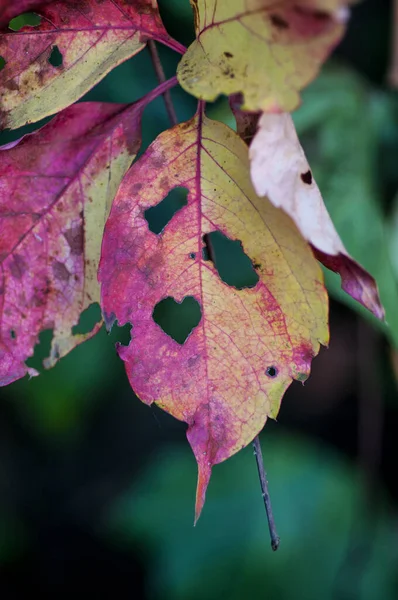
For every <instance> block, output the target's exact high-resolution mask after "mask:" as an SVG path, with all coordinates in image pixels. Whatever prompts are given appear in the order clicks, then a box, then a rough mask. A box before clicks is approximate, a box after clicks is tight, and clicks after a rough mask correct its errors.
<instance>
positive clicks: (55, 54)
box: [48, 46, 63, 67]
mask: <svg viewBox="0 0 398 600" xmlns="http://www.w3.org/2000/svg"><path fill="white" fill-rule="evenodd" d="M48 62H49V63H50V65H52V66H53V67H62V63H63V58H62V54H61V52H60V50H59V48H58V46H53V48H52V50H51V54H50V56H49V57H48Z"/></svg>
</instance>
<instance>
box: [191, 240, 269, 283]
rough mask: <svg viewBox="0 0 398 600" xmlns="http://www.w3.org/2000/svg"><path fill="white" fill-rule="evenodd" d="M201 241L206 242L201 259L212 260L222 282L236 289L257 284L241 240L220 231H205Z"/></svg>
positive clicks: (255, 275) (255, 274)
mask: <svg viewBox="0 0 398 600" xmlns="http://www.w3.org/2000/svg"><path fill="white" fill-rule="evenodd" d="M203 241H204V243H205V244H206V246H205V248H203V250H202V256H203V260H211V261H212V262H213V264H214V266H215V268H216V269H217V271H218V274H219V276H220V278H221V279H222V281H223V282H224V283H226V284H227V285H230V286H231V287H234V288H236V289H238V290H242V289H244V288H252V287H254V286H255V285H257V283H258V281H259V277H258V275H257V273H256V271H255V270H254V268H253V263H252V261H251V260H250V258H249V257H248V256H247V254H246V253H245V252H244V250H243V247H242V242H241V241H239V240H231V239H229V238H228V237H227V236H226V235H224V234H223V233H221V231H212V232H211V233H207V234H206V235H204V236H203ZM207 257H208V258H207Z"/></svg>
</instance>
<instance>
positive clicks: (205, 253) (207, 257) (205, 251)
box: [202, 246, 210, 260]
mask: <svg viewBox="0 0 398 600" xmlns="http://www.w3.org/2000/svg"><path fill="white" fill-rule="evenodd" d="M202 258H203V260H210V255H209V250H208V249H207V246H204V247H203V248H202Z"/></svg>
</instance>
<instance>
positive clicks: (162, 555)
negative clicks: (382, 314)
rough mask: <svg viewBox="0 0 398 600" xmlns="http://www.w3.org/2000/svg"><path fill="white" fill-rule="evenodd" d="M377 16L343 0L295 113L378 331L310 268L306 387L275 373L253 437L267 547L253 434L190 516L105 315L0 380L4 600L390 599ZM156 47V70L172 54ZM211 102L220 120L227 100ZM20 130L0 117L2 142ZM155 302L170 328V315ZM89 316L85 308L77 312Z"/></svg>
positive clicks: (167, 422)
mask: <svg viewBox="0 0 398 600" xmlns="http://www.w3.org/2000/svg"><path fill="white" fill-rule="evenodd" d="M159 5H160V10H161V14H162V17H163V19H164V22H165V24H166V25H167V27H168V29H169V31H170V33H171V34H172V35H173V36H174V37H176V38H177V39H178V40H180V41H181V42H183V43H184V44H189V43H190V41H191V40H192V38H193V23H192V14H191V9H190V5H189V2H188V0H159ZM397 25H398V24H397ZM397 25H396V26H397ZM393 29H394V18H393V7H392V2H388V1H382V0H365V1H364V2H362V3H360V4H358V5H355V6H354V8H353V10H352V19H351V22H350V26H349V30H348V34H347V36H346V38H345V40H344V41H343V43H342V44H341V45H340V46H339V48H338V49H337V50H336V52H335V54H334V55H333V57H332V58H331V60H330V61H329V62H328V64H327V65H326V66H325V67H324V69H323V70H322V73H321V75H320V77H319V78H318V79H317V81H315V82H314V83H313V84H312V85H311V86H310V87H309V88H308V89H307V90H306V91H305V92H304V94H303V105H302V107H301V108H300V109H299V110H298V111H297V112H296V113H295V115H294V118H295V121H296V125H297V128H298V131H299V134H300V137H301V140H302V143H303V145H304V147H305V150H306V152H307V154H308V157H309V159H310V163H311V166H312V168H313V172H314V174H315V177H316V179H317V181H318V184H319V186H320V188H321V191H322V192H323V195H324V198H325V201H326V204H327V206H328V209H329V211H330V213H331V215H332V217H333V219H334V222H335V225H336V227H337V229H338V231H339V233H340V234H341V237H342V239H343V241H344V243H345V244H346V247H347V248H348V250H349V251H350V252H351V253H352V254H353V256H354V257H355V258H356V259H358V260H359V261H360V262H361V263H362V264H363V265H364V266H365V267H366V268H368V269H369V270H370V271H371V273H372V274H373V275H374V276H375V277H376V279H377V280H378V282H379V286H380V290H381V295H382V300H383V302H384V305H385V307H386V311H387V321H388V325H389V327H386V326H384V325H380V324H378V323H376V322H375V321H374V320H373V319H372V318H371V317H370V316H369V315H368V314H365V311H362V310H359V309H358V307H356V306H354V305H353V303H351V302H350V301H349V298H348V297H346V296H345V295H344V294H343V293H342V292H341V291H340V285H339V278H338V277H334V276H333V277H332V276H330V275H328V276H327V278H326V280H327V284H328V287H329V290H330V293H331V298H332V299H331V306H330V326H331V342H330V347H329V349H327V350H326V349H323V350H322V351H321V353H320V355H319V357H317V358H316V359H315V360H314V362H313V369H312V376H311V377H310V379H309V380H308V382H307V383H306V384H305V387H303V386H302V385H301V384H299V383H293V384H292V386H291V388H290V389H289V390H288V392H287V394H286V396H285V398H284V401H283V403H282V408H281V411H280V414H279V417H278V422H277V423H275V422H270V423H268V424H267V425H266V427H265V429H264V431H263V433H262V435H261V442H262V445H263V452H264V460H265V464H266V468H267V472H268V478H269V485H270V491H271V496H272V502H273V508H274V513H275V519H276V522H277V527H278V530H279V534H280V537H281V546H280V549H279V551H278V552H277V553H272V551H271V549H270V543H269V537H268V530H267V522H266V516H265V512H264V506H263V504H262V498H261V494H260V488H259V482H258V477H257V471H256V465H255V461H254V458H253V453H252V449H251V448H250V447H248V448H246V449H245V450H243V451H242V452H240V453H239V454H238V455H237V456H234V457H233V458H231V459H230V460H229V461H227V462H226V463H224V464H222V465H219V466H217V467H215V468H214V474H213V479H212V482H211V484H210V487H209V490H208V495H207V502H206V505H205V508H204V512H203V514H202V517H201V518H200V520H199V522H198V524H197V526H196V527H195V528H193V507H194V495H195V485H196V467H195V461H194V458H193V455H192V453H191V451H190V448H189V446H188V444H187V441H186V439H185V425H184V424H182V423H179V422H177V421H174V420H173V419H172V418H170V417H169V416H168V415H167V414H165V413H163V412H162V411H161V410H159V409H157V408H156V407H153V408H148V407H146V406H144V405H143V404H141V403H140V402H139V400H138V399H137V398H136V397H135V396H134V393H133V392H132V390H131V389H130V387H129V385H128V382H127V379H126V376H125V373H124V369H123V365H122V362H121V361H120V360H119V359H118V358H117V356H116V353H115V350H114V344H115V342H116V341H117V340H120V341H123V342H124V343H127V341H128V338H129V332H128V329H123V330H122V329H118V328H117V327H115V328H114V330H113V331H112V333H111V334H110V335H107V334H106V333H105V331H104V330H101V332H100V333H99V334H98V335H97V336H96V337H95V338H94V339H92V340H91V341H89V342H87V343H86V344H84V345H83V346H80V347H79V348H77V349H76V350H74V351H73V352H72V353H71V354H70V355H69V356H68V357H66V358H65V359H63V360H62V361H61V362H60V363H59V364H58V365H57V366H56V367H55V368H54V369H53V370H52V371H49V372H43V374H42V375H41V376H40V377H38V378H35V379H33V380H31V381H28V380H27V379H26V380H23V381H20V382H18V383H15V384H14V385H12V386H9V387H6V388H2V389H1V392H0V396H1V397H0V597H1V598H4V599H7V600H9V599H10V600H11V599H14V598H15V599H17V598H20V597H22V596H23V595H26V594H29V593H31V592H32V591H34V592H37V593H38V594H40V596H41V598H43V599H47V598H54V597H61V598H64V597H65V598H66V597H70V595H71V594H75V595H76V594H77V595H79V594H80V595H83V594H89V595H90V597H93V598H117V597H123V598H127V597H128V598H132V597H134V598H137V599H141V598H142V599H143V600H144V599H145V600H147V599H148V600H168V599H170V600H218V599H219V598H220V597H224V598H228V599H230V600H241V599H243V598H258V599H260V598H264V599H265V598H272V599H275V600H290V599H294V600H319V599H322V600H327V599H336V600H378V599H382V600H396V599H397V598H398V512H397V507H398V477H397V451H398V444H397V437H398V433H397V432H398V384H397V380H398V353H397V348H398V200H397V190H398V168H397V160H398V119H397V117H398V96H397V91H396V90H394V89H393V88H392V87H390V86H389V85H388V72H389V68H390V62H391V58H390V57H391V39H392V36H393ZM159 50H160V54H161V58H162V61H163V64H164V68H165V70H166V73H167V75H168V76H171V75H172V74H173V73H174V71H175V67H176V64H177V61H178V57H177V56H175V55H173V53H172V52H170V51H168V50H167V49H163V48H160V49H159ZM154 85H156V77H155V75H154V73H153V69H152V65H151V61H150V57H149V54H148V52H147V51H143V52H141V53H140V54H139V55H138V56H137V57H135V58H134V59H133V60H131V61H127V62H126V63H124V64H123V65H121V66H120V67H118V68H117V69H115V70H114V71H113V72H112V73H111V74H109V75H108V76H107V77H106V78H105V79H104V81H103V82H101V83H100V84H99V85H98V86H97V87H96V88H95V89H94V90H92V91H91V92H90V93H89V94H88V96H87V98H86V99H89V100H101V101H109V102H131V101H134V100H136V99H138V98H139V97H140V96H142V95H143V94H144V93H146V92H147V91H149V90H150V89H152V87H153V86H154ZM172 96H173V100H174V104H175V108H176V111H177V114H178V116H179V119H180V120H185V119H187V118H189V117H190V116H191V115H192V114H193V113H194V111H195V102H194V100H193V99H192V98H190V97H189V96H187V95H186V94H185V93H183V92H182V91H181V90H179V89H175V90H173V92H172ZM208 114H209V115H210V116H212V117H214V118H218V119H222V120H224V121H225V122H227V123H228V124H230V125H231V126H233V121H232V119H231V115H230V113H229V110H228V104H227V102H226V100H225V99H220V100H219V101H218V102H217V103H215V104H213V105H209V107H208ZM168 126H169V123H168V119H167V115H166V112H165V110H164V106H163V103H162V100H161V99H158V100H156V101H155V102H154V103H153V104H152V105H150V107H148V108H147V109H146V111H145V116H144V122H143V139H144V144H143V148H145V147H146V145H148V143H150V142H151V141H152V140H153V139H154V137H155V136H156V135H157V134H158V133H159V132H160V131H162V130H163V129H165V128H167V127H168ZM35 127H37V125H36V126H35ZM33 128H34V127H31V128H30V130H32V129H33ZM20 134H21V131H19V132H4V133H2V134H1V138H0V142H1V143H5V142H8V141H10V140H11V139H15V138H17V137H19V136H20ZM221 254H222V250H221ZM230 268H231V269H232V270H234V265H233V264H232V265H230ZM163 317H164V319H166V321H168V322H169V325H170V327H171V328H172V327H173V326H174V327H175V326H176V323H175V317H174V315H173V314H171V313H170V312H167V310H165V313H164V315H163ZM97 318H98V310H96V308H95V307H94V308H93V309H92V310H90V311H88V312H87V314H85V315H84V316H83V318H82V321H81V323H80V324H79V327H80V328H81V330H82V331H83V330H85V329H86V328H87V329H88V327H90V326H91V325H92V323H93V319H94V320H95V319H97ZM187 318H189V315H188V316H187ZM50 339H51V332H44V333H43V334H42V336H41V339H40V345H39V346H38V348H37V352H36V354H35V356H34V357H33V358H32V359H31V361H30V364H31V365H34V366H36V367H37V366H39V365H40V361H41V359H42V358H43V357H44V356H45V355H46V352H47V351H48V348H49V343H50Z"/></svg>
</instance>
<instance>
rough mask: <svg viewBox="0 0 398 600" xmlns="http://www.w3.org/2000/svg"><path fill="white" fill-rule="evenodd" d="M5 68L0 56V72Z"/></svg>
mask: <svg viewBox="0 0 398 600" xmlns="http://www.w3.org/2000/svg"><path fill="white" fill-rule="evenodd" d="M5 66H6V61H5V58H3V57H2V56H0V71H1V70H2V69H4V67H5Z"/></svg>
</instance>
